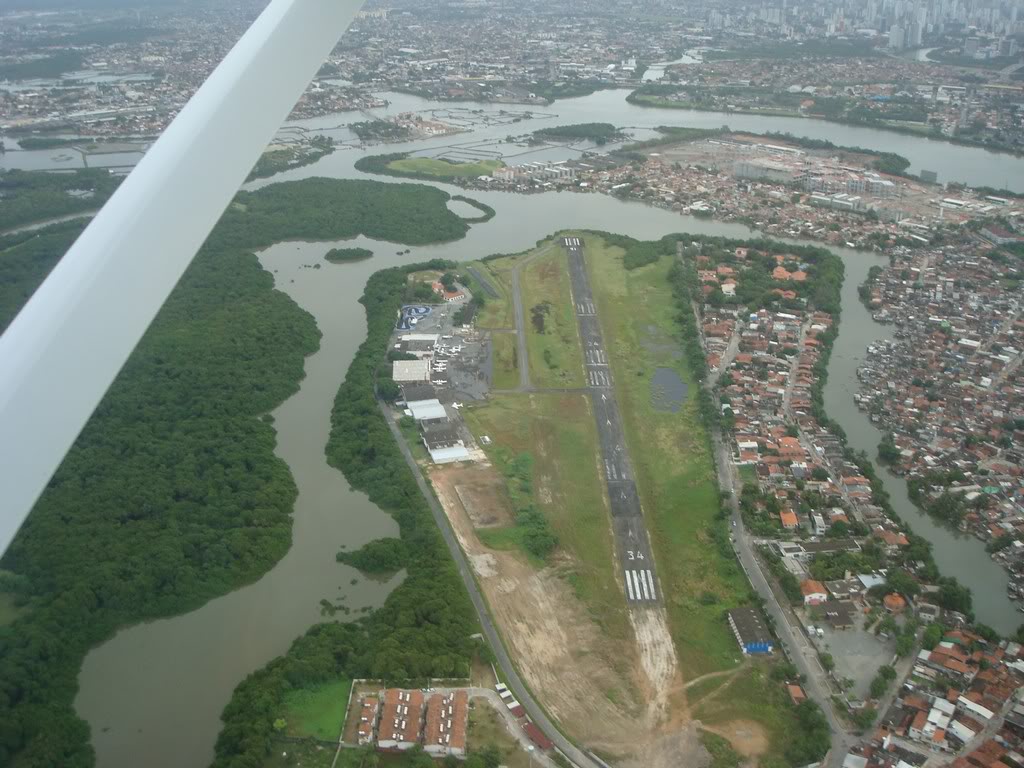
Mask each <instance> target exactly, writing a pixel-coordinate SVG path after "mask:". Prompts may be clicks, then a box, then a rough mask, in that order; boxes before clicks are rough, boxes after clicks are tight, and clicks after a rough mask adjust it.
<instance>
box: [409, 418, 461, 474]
mask: <svg viewBox="0 0 1024 768" xmlns="http://www.w3.org/2000/svg"><path fill="white" fill-rule="evenodd" d="M421 426H422V429H423V445H424V446H426V448H427V453H429V454H430V460H431V461H433V462H434V463H435V464H449V463H451V462H453V461H469V451H467V450H466V444H465V443H464V442H463V441H462V438H461V437H459V430H458V429H457V428H456V427H455V426H454V425H452V424H450V423H443V422H440V423H439V422H433V423H424V424H422V425H421Z"/></svg>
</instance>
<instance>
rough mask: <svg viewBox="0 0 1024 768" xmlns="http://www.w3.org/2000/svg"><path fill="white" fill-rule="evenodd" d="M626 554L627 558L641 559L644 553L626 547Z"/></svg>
mask: <svg viewBox="0 0 1024 768" xmlns="http://www.w3.org/2000/svg"><path fill="white" fill-rule="evenodd" d="M626 554H627V555H629V559H630V560H643V559H644V553H643V552H634V551H633V550H632V549H628V550H626Z"/></svg>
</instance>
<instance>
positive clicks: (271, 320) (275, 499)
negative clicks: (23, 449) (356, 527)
mask: <svg viewBox="0 0 1024 768" xmlns="http://www.w3.org/2000/svg"><path fill="white" fill-rule="evenodd" d="M39 177H42V179H41V180H40V179H39ZM21 178H22V180H23V181H24V183H25V184H27V185H28V189H29V193H30V194H31V192H32V190H33V189H37V188H38V187H39V186H40V185H42V186H43V187H44V188H45V186H46V185H47V184H50V183H53V180H54V179H58V180H59V179H68V178H73V176H65V175H50V174H45V173H41V172H37V173H32V174H30V173H23V174H22V176H21ZM17 199H18V197H14V196H12V197H10V198H8V200H9V202H13V201H15V200H17ZM447 202H448V195H447V194H446V193H445V192H443V191H441V190H438V189H434V188H432V187H428V186H424V185H414V184H382V183H380V182H375V181H365V180H335V179H322V178H311V179H305V180H302V181H295V182H286V183H281V184H272V185H270V186H267V187H265V188H263V189H260V190H258V191H256V192H242V193H240V194H239V195H238V196H237V198H236V200H235V202H234V203H233V204H232V205H231V206H229V208H228V209H227V211H226V212H225V214H224V216H223V217H222V218H221V220H220V222H219V224H218V225H217V227H216V228H215V229H214V231H213V232H212V233H211V235H210V237H209V238H208V239H207V241H206V243H205V245H204V246H203V248H202V249H201V250H200V252H199V253H198V255H197V256H196V258H195V260H194V261H193V263H192V265H191V266H190V267H189V269H188V270H187V271H186V273H185V275H184V276H183V277H182V279H181V281H180V283H179V284H178V286H177V287H176V288H175V290H174V291H173V292H172V294H171V296H170V298H169V299H168V301H167V303H166V304H165V305H164V307H163V309H162V310H161V311H160V313H159V314H158V315H157V317H156V319H155V320H154V322H153V324H152V325H151V326H150V328H149V330H148V331H147V332H146V335H145V336H144V337H143V339H142V341H141V342H140V344H139V346H138V347H137V348H136V350H135V351H134V352H133V353H132V356H131V357H130V358H129V360H128V362H127V363H126V365H125V367H124V368H123V369H122V371H121V373H120V374H119V375H118V377H117V379H116V380H115V382H114V384H113V385H112V387H111V388H110V391H109V392H108V393H107V395H106V396H105V397H104V399H103V401H102V403H101V404H100V406H99V408H98V409H97V411H96V413H95V414H94V415H93V417H92V419H91V420H90V421H89V423H88V424H87V426H86V427H85V429H84V430H83V431H82V434H81V435H80V436H79V438H78V440H77V441H76V442H75V445H74V446H73V447H72V449H71V451H70V452H69V453H68V455H67V457H66V459H65V460H64V463H63V464H62V465H61V467H60V469H58V471H57V473H56V474H55V475H54V478H53V480H51V482H50V484H49V486H48V487H47V489H46V491H45V493H44V494H43V496H42V497H41V498H40V500H39V501H38V503H37V504H36V506H35V508H34V509H33V511H32V513H31V514H30V516H29V518H28V521H27V522H26V524H25V526H24V527H23V528H22V530H21V531H20V532H19V534H18V536H17V537H16V538H15V540H14V543H13V544H12V546H11V548H10V550H9V551H8V553H7V554H6V555H5V557H4V561H3V564H4V570H2V571H0V596H3V597H4V598H5V600H6V599H7V598H10V601H12V602H13V604H14V608H15V611H14V616H13V617H12V618H9V617H7V616H5V621H10V623H8V624H7V625H6V626H5V627H4V628H3V631H2V632H0V680H3V681H4V694H5V695H4V696H2V697H0V722H3V723H4V724H5V725H6V726H7V727H6V728H4V729H2V733H0V762H11V761H13V762H17V763H19V764H24V765H42V764H47V765H65V766H87V765H91V764H92V763H93V759H94V756H93V753H92V748H91V747H90V746H89V729H88V726H87V725H86V724H85V723H84V722H83V721H82V720H80V719H79V718H78V717H77V716H76V714H75V712H74V709H73V708H72V699H73V696H74V692H75V691H76V690H77V675H78V672H79V669H80V668H81V665H82V659H83V658H84V656H85V654H86V652H87V651H88V650H89V649H90V648H91V647H93V646H95V645H97V644H99V643H100V642H102V641H104V640H105V639H106V638H108V637H110V636H111V635H112V634H113V633H114V631H116V630H117V629H118V628H119V627H123V626H126V625H129V624H134V623H137V622H139V621H144V620H149V619H155V618H159V617H164V616H169V615H172V614H177V613H181V612H183V611H188V610H192V609H195V608H197V607H199V606H200V605H202V604H203V603H205V602H206V601H208V600H210V599H212V598H214V597H217V596H219V595H222V594H225V593H227V592H229V591H231V590H234V589H237V588H238V587H240V586H242V585H244V584H247V583H250V582H252V581H255V580H256V579H258V578H259V577H260V576H262V575H263V574H264V573H266V571H267V570H269V569H270V568H271V567H272V566H273V565H274V564H275V563H276V562H277V561H278V560H279V559H280V558H281V557H282V556H283V555H284V554H285V552H286V551H287V550H288V547H289V545H290V542H291V525H292V521H291V514H292V507H293V502H294V499H295V495H296V488H295V484H294V482H293V480H292V477H291V475H290V473H289V471H288V467H287V465H285V463H284V462H283V461H282V460H281V459H279V458H278V457H277V456H276V455H275V454H274V443H275V437H274V431H273V429H272V427H271V426H270V424H269V423H267V422H266V421H264V420H262V419H261V416H263V415H264V414H266V413H268V412H270V411H272V410H273V409H274V408H275V407H276V406H277V405H278V404H279V403H281V402H282V401H284V400H285V399H286V398H287V397H289V396H290V395H291V394H292V393H294V392H295V391H296V389H297V388H298V386H299V382H300V380H301V379H302V377H303V374H304V370H303V369H304V360H305V357H306V356H307V355H309V354H310V353H312V352H313V351H314V350H315V349H316V348H317V345H318V332H317V328H316V324H315V323H314V321H313V318H312V317H311V316H310V315H309V314H307V313H306V312H304V311H303V310H302V309H300V308H299V307H298V306H297V305H296V304H295V302H294V301H292V299H290V298H289V297H288V296H286V295H285V294H284V293H281V292H279V291H276V290H274V283H273V278H272V276H271V275H270V274H269V273H267V272H266V271H264V270H263V269H262V268H261V266H260V264H259V262H258V260H257V259H256V257H255V256H254V255H253V251H254V250H258V249H262V248H265V247H267V246H269V245H272V244H274V243H277V242H281V241H283V240H292V239H306V240H338V239H344V238H352V237H356V236H358V235H365V236H367V237H372V238H375V239H381V240H389V241H393V242H403V243H408V244H410V245H412V244H416V245H420V244H425V243H438V242H444V241H450V240H455V239H458V238H461V237H462V236H463V235H464V234H465V233H466V231H467V230H468V228H469V225H468V224H466V223H465V222H464V221H463V220H462V219H460V218H459V217H458V216H457V215H455V214H454V213H453V212H452V211H450V210H449V209H448V207H447ZM19 205H20V204H19ZM48 213H49V212H48ZM82 226H83V224H82V223H81V222H64V223H61V224H58V225H55V226H53V227H48V228H45V229H43V230H39V231H33V232H24V233H18V234H16V235H8V236H5V237H0V286H3V287H4V288H3V291H2V292H0V297H2V298H3V320H4V321H5V322H6V321H9V320H10V318H11V317H13V315H14V313H15V312H16V311H17V310H18V309H19V308H20V306H21V305H22V304H23V303H24V301H25V300H26V299H27V298H28V297H29V296H30V295H31V293H32V291H33V290H34V289H35V287H36V286H38V284H39V283H40V282H41V281H42V280H43V278H44V277H45V275H46V273H47V272H48V271H49V269H50V268H52V266H53V265H54V264H56V263H57V261H59V259H60V257H61V256H62V255H63V253H64V252H65V251H66V249H67V248H68V247H69V246H70V244H71V243H72V242H73V241H74V238H75V237H76V236H77V234H78V233H79V232H80V231H81V228H82ZM394 279H396V280H399V281H400V282H401V283H402V285H403V286H404V273H401V275H400V276H399V277H396V278H394ZM381 280H384V281H385V282H386V278H381V277H378V278H377V280H376V282H375V281H371V285H370V287H369V288H368V290H370V291H371V293H370V294H369V296H370V297H371V298H368V299H366V301H367V302H371V301H373V298H372V297H373V295H374V294H373V292H372V291H373V290H374V288H375V287H376V288H377V290H382V291H384V293H385V294H386V295H387V296H391V294H390V293H388V292H387V291H385V290H384V289H382V288H380V286H381ZM382 300H384V299H382ZM394 301H398V302H400V301H401V295H400V294H399V295H396V296H395V298H394ZM387 302H388V303H386V306H384V307H383V311H382V314H381V315H380V317H379V319H378V320H377V322H378V326H379V327H377V328H376V335H374V334H373V333H372V332H371V338H372V339H374V340H375V346H374V347H373V349H374V350H376V349H377V347H379V346H380V338H381V336H380V334H384V336H383V338H385V339H386V338H387V331H388V330H389V328H390V325H391V321H392V319H393V317H394V312H395V310H396V309H397V305H394V306H393V305H392V303H391V300H390V299H387ZM372 327H373V326H371V328H372ZM360 359H364V360H365V358H357V363H354V364H353V366H354V367H353V368H352V369H351V370H350V372H349V379H350V384H349V385H348V389H346V390H345V392H346V393H350V392H355V393H356V394H353V395H352V396H353V398H355V399H357V400H358V405H357V406H354V407H357V408H362V409H364V410H365V411H366V412H365V413H363V414H362V416H361V417H360V418H359V419H358V420H357V421H358V423H356V424H355V426H353V424H352V423H350V424H348V425H347V426H346V428H345V430H344V432H345V434H349V435H354V434H358V435H359V437H358V442H359V445H358V446H356V447H354V449H353V450H355V451H356V452H357V453H360V458H361V460H362V461H363V465H361V466H363V469H364V472H365V473H366V475H365V476H363V477H362V478H361V479H358V481H357V480H355V479H352V478H354V477H355V476H354V475H351V474H350V480H351V481H352V482H353V484H359V486H360V487H361V488H367V487H368V486H369V485H370V483H371V481H373V482H376V483H377V484H378V486H379V487H378V488H377V490H374V491H371V498H372V499H374V500H375V501H377V502H378V503H380V504H382V505H383V506H384V507H385V508H388V509H395V508H396V507H401V508H402V511H401V512H400V513H396V514H397V515H398V516H399V517H400V518H401V519H402V521H403V522H402V530H403V538H406V537H408V538H407V541H408V542H409V544H410V549H411V550H412V551H413V552H414V553H415V555H414V557H413V563H414V564H407V568H408V569H409V573H410V578H409V579H408V580H407V582H406V585H403V589H405V591H404V592H402V594H401V595H400V596H399V597H398V598H395V597H394V596H392V598H391V599H389V602H388V603H387V605H386V606H385V608H384V609H383V610H382V611H380V612H378V614H377V616H379V617H380V618H378V619H377V621H379V622H382V623H381V625H380V626H381V631H380V633H375V634H374V635H373V637H380V636H382V633H383V634H387V635H388V636H391V637H394V638H396V639H397V641H398V642H399V643H400V645H401V646H402V647H403V649H404V651H403V652H402V653H400V654H398V655H392V654H391V653H390V652H389V651H387V650H386V649H385V648H384V647H382V646H380V645H379V644H378V643H376V642H372V643H371V642H370V640H369V635H367V634H366V630H365V629H364V628H363V627H361V626H360V627H356V626H351V625H328V626H327V627H323V628H319V629H317V630H314V631H313V632H312V633H311V635H309V636H307V637H306V638H304V639H303V640H300V641H299V644H298V645H299V647H304V648H307V649H309V648H312V647H316V648H320V649H323V648H325V647H330V649H331V651H332V653H327V654H326V656H327V658H328V659H329V661H328V662H326V668H325V664H324V663H323V662H322V661H318V662H317V663H316V664H311V665H310V666H309V667H308V668H306V669H305V670H304V671H303V672H302V673H301V674H298V673H296V674H290V676H289V682H288V685H289V686H291V685H297V684H302V683H303V682H312V681H313V680H315V679H317V678H318V676H322V675H325V674H330V673H332V672H333V670H334V665H335V664H340V663H345V664H347V663H349V659H350V657H349V655H348V653H347V652H345V651H344V649H345V648H351V647H353V646H352V643H350V642H349V640H348V639H347V638H350V637H353V638H362V639H360V640H358V642H359V643H362V648H363V649H364V650H365V653H363V654H362V655H360V657H359V664H360V666H358V667H356V666H354V667H353V671H361V672H363V673H365V674H370V673H372V674H375V675H384V676H389V677H393V678H396V679H397V678H405V677H408V676H423V677H425V676H427V675H435V676H437V677H451V676H453V674H454V673H456V672H458V673H459V674H465V673H466V672H465V670H464V669H463V668H462V667H460V666H459V663H458V662H459V660H461V659H465V658H467V657H468V655H469V649H470V646H471V645H472V643H473V641H471V640H470V639H469V635H470V634H472V632H473V631H475V630H474V629H472V628H471V627H472V624H473V622H472V613H471V610H470V608H469V605H468V601H467V600H466V596H465V592H464V591H463V590H462V588H461V584H460V582H459V581H458V577H457V576H456V575H455V573H454V569H453V566H452V564H451V562H450V561H448V560H447V553H446V551H445V550H444V548H443V545H442V544H441V543H440V537H439V535H438V533H437V530H436V528H435V527H434V526H433V523H432V521H431V520H430V516H429V513H428V512H427V511H426V507H425V504H424V502H423V501H422V498H421V497H420V495H419V492H418V490H417V489H416V487H415V484H414V483H413V481H412V478H411V476H410V475H409V473H408V469H407V468H406V467H405V465H404V463H403V462H402V459H401V457H400V456H399V455H398V453H397V446H395V445H394V441H393V440H392V439H391V436H390V434H389V433H388V431H387V427H386V425H384V424H383V422H380V416H379V412H377V410H376V408H375V406H374V404H373V398H372V392H371V393H370V394H369V400H368V401H367V400H365V399H359V398H360V397H362V392H361V387H362V384H363V383H364V382H367V381H371V380H372V372H373V365H374V364H375V361H376V354H375V355H374V358H373V362H372V363H371V365H370V368H369V369H361V368H359V365H358V360H360ZM268 372H269V373H268ZM367 375H369V376H370V378H365V376H367ZM214 400H216V403H217V407H216V408H205V407H203V405H202V404H203V403H208V402H212V401H214ZM341 401H342V402H346V403H347V402H349V399H348V397H347V396H345V397H342V398H341ZM367 402H368V403H369V405H368V406H367ZM139 403H145V407H144V408H141V409H140V408H139ZM197 404H198V405H197ZM340 407H341V406H339V408H340ZM378 422H379V423H378ZM365 423H371V424H373V425H374V427H375V429H376V430H377V432H378V434H376V435H373V434H370V433H369V432H367V431H365V430H361V429H359V428H358V427H359V425H362V424H365ZM167 425H174V426H173V428H167ZM350 428H353V429H356V432H354V433H350V432H349V431H348V430H349V429H350ZM336 431H338V432H340V431H341V429H340V423H337V422H336ZM352 439H353V440H355V439H357V438H355V437H352ZM339 440H340V441H342V442H344V440H345V438H344V437H343V436H340V437H336V438H335V442H336V443H337V441H339ZM339 450H340V449H339V447H338V446H337V445H335V446H334V449H333V451H334V458H333V459H332V461H335V462H337V461H339V459H338V452H339ZM374 451H376V453H375V452H374ZM389 452H390V453H389ZM389 456H390V457H391V459H390V460H388V458H387V457H389ZM401 473H405V474H404V475H401ZM214 475H216V477H217V478H220V479H218V480H216V481H211V479H210V478H211V477H213V476H214ZM403 478H404V479H403ZM407 498H411V499H413V501H412V502H410V503H409V504H408V505H407V504H406V501H405V500H406V499H407ZM407 506H408V508H406V507H407ZM97 553H101V554H100V555H99V556H97ZM115 566H116V567H115ZM100 596H102V598H101V597H100ZM413 614H415V615H416V616H417V617H419V618H415V619H408V618H407V617H410V616H412V615H413ZM435 621H436V624H434V623H433V622H435ZM420 623H423V624H429V626H427V627H425V628H424V629H423V630H422V632H421V630H420V626H419V625H420ZM353 642H355V641H353ZM328 643H329V646H328V645H327V644H328ZM375 647H376V650H374V648H375ZM318 658H320V657H318ZM424 660H426V661H424ZM352 663H353V664H355V662H354V661H353V662H352ZM43 668H45V670H46V674H40V673H39V670H40V669H43ZM284 671H285V665H283V664H282V663H281V662H280V661H278V662H274V663H272V664H271V666H270V675H271V676H272V677H274V678H275V679H276V680H278V682H281V681H282V680H283V678H281V677H280V676H281V675H282V674H283V673H284ZM250 681H252V682H251V684H250V683H246V684H244V685H243V689H244V690H249V691H251V690H253V687H254V686H255V687H256V688H257V689H258V688H259V686H260V685H262V684H263V683H264V682H265V678H259V677H258V675H257V676H254V677H253V678H250ZM281 684H282V685H284V683H283V682H281ZM246 686H249V687H248V688H246ZM241 695H242V696H243V697H244V691H243V693H242V694H241ZM237 699H238V697H237V696H236V702H237ZM234 706H236V707H237V706H239V705H237V703H236V705H234ZM232 711H233V710H232V709H231V708H229V710H228V714H227V715H226V716H225V717H227V719H228V727H227V728H226V729H225V731H224V733H223V734H222V735H221V740H220V743H219V745H218V752H219V754H225V753H233V752H236V751H237V752H244V751H245V750H246V749H247V748H249V747H247V746H246V745H251V742H252V740H251V739H249V738H248V737H247V735H246V734H247V733H248V729H249V725H250V724H249V723H248V722H246V723H244V724H242V725H239V724H237V722H236V721H235V720H233V719H232V714H231V713H232ZM241 711H242V712H243V713H244V714H245V715H246V716H247V717H250V718H252V719H253V720H255V721H258V725H257V726H254V727H256V728H257V729H262V727H263V719H264V718H263V715H261V714H254V711H253V710H251V709H246V708H243V709H242V710H241ZM267 728H270V722H269V720H268V722H267ZM264 745H265V742H263V741H260V742H259V749H260V750H263V749H264ZM221 764H222V765H223V763H221Z"/></svg>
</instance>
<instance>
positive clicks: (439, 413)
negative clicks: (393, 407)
mask: <svg viewBox="0 0 1024 768" xmlns="http://www.w3.org/2000/svg"><path fill="white" fill-rule="evenodd" d="M405 408H406V410H407V411H408V412H409V415H410V416H412V417H413V418H414V419H416V421H417V422H423V421H447V420H448V413H447V412H446V411H445V409H444V406H443V405H441V401H440V400H438V399H437V398H436V397H435V398H431V399H430V400H412V401H407V402H406V404H405Z"/></svg>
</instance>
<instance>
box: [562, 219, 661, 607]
mask: <svg viewBox="0 0 1024 768" xmlns="http://www.w3.org/2000/svg"><path fill="white" fill-rule="evenodd" d="M560 243H561V244H562V246H563V247H564V248H565V250H566V252H567V253H568V255H569V279H570V283H571V285H572V297H573V303H574V305H575V310H576V321H577V322H578V324H579V329H580V341H581V342H582V344H583V354H584V368H585V373H586V384H587V391H588V392H589V393H590V397H591V401H592V403H593V410H594V421H595V423H596V424H597V438H598V443H599V444H600V449H601V458H602V460H603V462H604V475H605V481H606V483H607V486H608V501H609V502H610V505H611V512H612V532H613V534H614V536H615V545H616V549H617V551H618V561H619V564H620V565H621V567H622V569H623V575H622V578H623V583H624V585H625V586H624V590H623V591H624V592H625V594H626V600H627V602H629V603H630V604H631V605H635V606H642V605H645V604H646V605H657V604H658V603H660V602H661V585H660V584H658V581H657V575H656V572H655V569H654V558H653V557H651V542H650V538H649V536H648V534H647V526H646V524H645V523H644V517H643V512H642V511H641V509H640V497H639V495H638V494H637V490H636V482H635V481H634V479H633V467H632V465H631V463H630V460H629V452H628V450H627V448H626V436H625V433H624V432H623V429H622V419H621V418H620V416H619V409H618V406H617V405H616V402H615V390H614V389H612V373H611V368H610V367H609V365H608V355H607V352H606V350H605V347H604V341H603V339H602V337H601V324H600V322H599V321H598V318H597V309H596V307H595V305H594V295H593V293H592V292H591V290H590V278H589V277H588V275H587V267H586V263H585V262H584V259H583V239H582V238H579V237H563V238H560Z"/></svg>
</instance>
